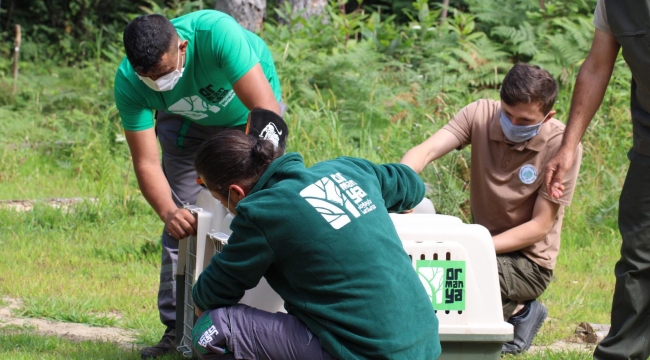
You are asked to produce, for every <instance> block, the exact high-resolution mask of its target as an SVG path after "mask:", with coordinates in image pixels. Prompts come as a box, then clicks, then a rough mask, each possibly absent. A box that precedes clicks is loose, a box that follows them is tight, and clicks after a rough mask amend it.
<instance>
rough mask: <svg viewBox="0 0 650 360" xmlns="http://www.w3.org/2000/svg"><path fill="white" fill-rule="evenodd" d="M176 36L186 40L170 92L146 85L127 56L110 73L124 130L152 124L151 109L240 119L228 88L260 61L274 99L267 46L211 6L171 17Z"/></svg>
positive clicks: (203, 120) (204, 118)
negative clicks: (182, 65) (182, 60)
mask: <svg viewBox="0 0 650 360" xmlns="http://www.w3.org/2000/svg"><path fill="white" fill-rule="evenodd" d="M171 22H172V24H174V27H175V28H176V31H177V32H178V36H179V37H180V38H181V40H187V41H188V45H187V55H186V57H187V58H186V61H185V70H184V72H183V77H181V78H180V80H179V81H178V83H177V84H176V86H174V88H173V89H172V90H170V91H164V92H158V91H154V90H152V89H150V88H149V87H148V86H147V85H145V83H144V82H143V81H142V80H140V79H139V78H138V76H137V75H136V73H135V71H134V70H133V67H131V64H130V63H129V61H128V59H127V58H124V60H122V63H121V64H120V67H119V68H118V70H117V74H116V75H115V89H114V91H115V103H116V105H117V109H118V110H119V112H120V116H121V117H122V125H123V127H124V129H125V130H131V131H139V130H145V129H149V128H151V127H153V111H152V110H164V111H166V112H169V113H174V114H179V115H182V116H183V117H185V118H186V119H188V120H191V121H194V122H196V123H198V124H201V125H208V126H237V125H243V124H245V123H246V118H247V116H248V109H247V108H246V106H244V104H242V102H241V101H240V100H239V99H238V98H237V96H236V95H235V92H234V91H233V90H232V84H234V83H236V82H237V80H239V79H240V78H241V77H242V76H243V75H244V74H246V73H247V72H248V71H249V70H250V69H251V68H252V67H253V66H255V65H256V64H257V63H260V65H261V66H262V69H263V70H264V74H265V75H266V78H267V79H268V81H269V83H270V84H271V88H272V89H273V93H274V94H275V98H276V99H278V101H279V100H280V96H281V93H280V82H279V80H278V76H277V74H276V72H275V65H274V64H273V57H272V56H271V52H270V51H269V48H268V47H267V46H266V44H265V43H264V41H263V40H262V39H260V37H259V36H257V35H255V34H253V33H252V32H250V31H248V30H246V29H244V28H243V27H241V26H240V25H239V24H238V23H237V22H236V21H235V20H234V19H233V18H232V17H230V16H228V15H227V14H224V13H221V12H219V11H216V10H202V11H196V12H193V13H191V14H188V15H184V16H181V17H179V18H176V19H173V20H171Z"/></svg>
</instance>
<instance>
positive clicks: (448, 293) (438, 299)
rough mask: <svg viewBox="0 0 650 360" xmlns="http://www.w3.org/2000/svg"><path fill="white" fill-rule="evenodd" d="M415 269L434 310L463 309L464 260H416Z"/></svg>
mask: <svg viewBox="0 0 650 360" xmlns="http://www.w3.org/2000/svg"><path fill="white" fill-rule="evenodd" d="M415 270H416V271H417V273H418V276H419V278H420V281H421V282H422V285H423V286H424V290H426V292H427V295H429V299H430V300H431V304H433V308H434V309H435V310H458V311H464V310H465V297H466V295H465V261H463V260H448V261H445V260H417V262H416V264H415Z"/></svg>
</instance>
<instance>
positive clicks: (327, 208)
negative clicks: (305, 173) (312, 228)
mask: <svg viewBox="0 0 650 360" xmlns="http://www.w3.org/2000/svg"><path fill="white" fill-rule="evenodd" d="M300 196H302V197H303V198H304V199H305V200H307V202H308V203H309V204H310V205H311V206H313V207H314V209H316V211H318V212H319V213H320V214H321V215H322V216H323V218H324V219H325V220H327V222H328V223H329V224H330V225H332V227H333V228H334V229H337V230H338V229H340V228H342V227H343V226H345V225H347V224H348V223H350V221H351V219H350V215H352V216H353V217H354V218H358V217H359V216H361V215H363V214H367V213H369V212H371V211H373V210H375V209H376V208H377V207H376V206H375V205H374V204H373V203H372V200H370V199H364V198H365V197H366V196H367V194H366V192H365V191H364V190H363V189H362V188H361V187H360V186H359V185H357V183H356V182H354V181H353V180H347V179H346V178H345V177H343V175H341V173H336V174H332V175H330V176H329V177H324V178H322V179H320V180H318V181H316V182H315V183H313V184H311V185H309V186H307V187H306V188H304V189H303V190H302V191H301V192H300ZM346 210H347V211H346Z"/></svg>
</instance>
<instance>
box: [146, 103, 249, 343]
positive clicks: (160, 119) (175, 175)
mask: <svg viewBox="0 0 650 360" xmlns="http://www.w3.org/2000/svg"><path fill="white" fill-rule="evenodd" d="M245 128H246V126H245V125H244V126H241V127H239V129H240V130H242V131H243V130H245ZM223 129H224V128H221V127H216V126H201V125H198V124H195V123H192V122H189V121H188V120H185V119H184V118H183V117H182V116H179V115H174V114H168V113H165V112H163V111H159V112H158V113H157V115H156V134H157V135H158V140H159V141H160V148H161V150H162V168H163V172H164V173H165V177H166V178H167V181H168V182H169V186H170V187H171V189H172V191H173V194H172V197H173V198H174V202H176V205H177V206H179V207H182V206H183V204H194V203H195V202H196V197H197V195H198V194H199V191H201V189H202V188H201V186H200V185H198V184H197V183H196V176H197V175H196V171H194V156H195V155H196V152H197V150H198V149H199V147H200V146H201V144H202V143H203V142H204V141H206V140H207V139H208V138H210V137H211V136H212V135H214V134H216V133H218V132H219V131H222V130H223ZM177 263H178V240H176V239H174V238H173V237H171V236H170V235H169V234H168V233H167V231H165V230H164V229H163V232H162V266H161V267H160V287H159V289H158V311H159V312H160V321H161V322H162V323H163V324H164V325H165V326H167V331H166V333H169V332H171V331H172V330H173V329H175V328H176V281H175V279H174V276H175V275H176V264H177Z"/></svg>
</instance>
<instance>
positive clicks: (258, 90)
mask: <svg viewBox="0 0 650 360" xmlns="http://www.w3.org/2000/svg"><path fill="white" fill-rule="evenodd" d="M232 89H233V91H235V94H236V95H237V97H238V98H239V100H240V101H241V102H242V104H244V106H246V107H247V108H248V110H253V109H266V110H271V111H273V112H275V113H276V114H278V115H280V104H279V103H278V100H276V98H275V95H274V94H273V89H271V84H269V81H268V80H267V78H266V76H265V75H264V71H263V70H262V66H261V65H260V64H259V63H258V64H257V65H255V66H253V67H252V68H251V69H250V70H248V72H247V73H246V74H244V76H242V77H241V78H239V80H237V82H235V83H234V84H233V85H232Z"/></svg>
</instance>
